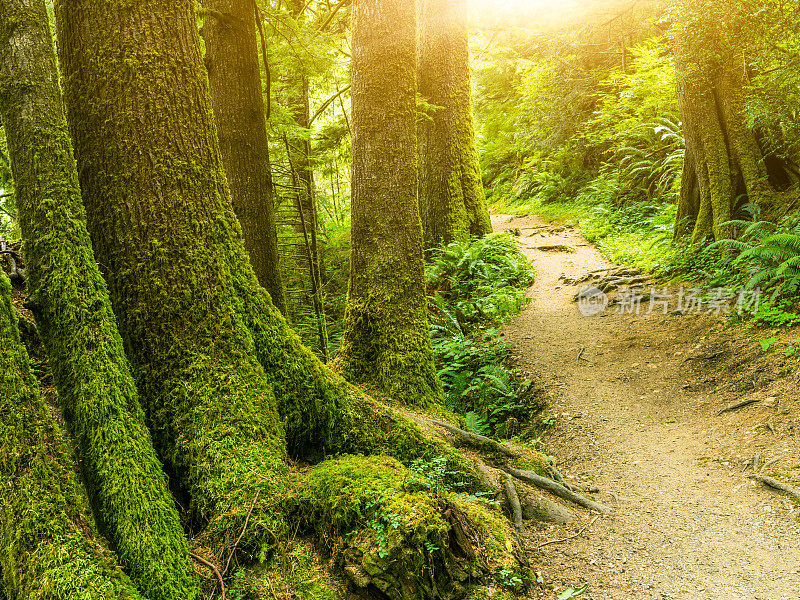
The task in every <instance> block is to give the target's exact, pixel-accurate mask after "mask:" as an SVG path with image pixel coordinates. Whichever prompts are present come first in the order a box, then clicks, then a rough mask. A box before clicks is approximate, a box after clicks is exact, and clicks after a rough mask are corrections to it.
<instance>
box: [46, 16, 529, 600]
mask: <svg viewBox="0 0 800 600" xmlns="http://www.w3.org/2000/svg"><path fill="white" fill-rule="evenodd" d="M56 10H57V16H58V19H57V21H58V24H59V36H58V39H59V43H60V49H59V50H60V56H61V60H62V65H63V72H64V77H65V82H66V85H67V89H66V98H67V104H68V107H69V117H70V121H71V128H72V131H73V133H74V138H75V142H76V153H77V158H78V164H79V166H80V174H81V183H82V188H83V190H84V198H85V202H86V204H87V213H88V215H89V229H90V231H91V233H92V238H93V241H94V245H95V248H96V252H97V254H98V257H99V260H100V261H101V263H102V264H103V265H104V266H105V267H106V268H107V272H106V275H107V278H108V281H109V288H110V291H111V296H112V300H113V303H114V309H115V311H116V312H117V314H118V319H119V323H120V330H121V332H122V334H123V338H124V339H125V341H126V347H127V349H128V352H129V355H130V357H131V364H132V366H133V370H134V373H135V375H136V379H137V381H138V383H139V389H140V391H141V395H142V398H143V403H144V405H145V407H146V410H147V414H148V417H149V420H150V424H151V428H152V430H153V435H154V439H155V442H156V444H157V447H158V448H159V449H160V451H161V452H162V454H163V456H164V457H165V459H166V460H167V462H168V464H169V466H170V468H171V469H172V470H173V472H174V473H175V478H176V480H177V482H178V483H179V484H180V485H181V488H182V490H183V491H184V492H185V493H186V496H187V501H188V504H189V507H190V509H191V512H192V515H193V517H194V519H193V526H194V528H195V529H200V528H202V532H201V533H200V535H199V537H198V539H199V542H200V544H201V545H202V547H204V548H207V549H209V551H210V552H213V553H214V556H212V557H210V558H212V559H216V560H219V561H220V562H221V560H220V559H223V558H225V557H226V556H228V555H229V553H230V547H231V545H233V542H234V539H233V537H234V535H235V532H241V531H244V534H243V537H242V539H241V542H240V543H239V545H238V546H237V548H238V550H239V552H240V555H241V556H240V558H243V559H244V558H246V557H248V556H249V557H251V560H252V558H253V557H265V556H266V555H268V554H269V552H270V551H272V550H273V549H277V548H282V547H284V543H285V541H286V540H287V539H290V537H291V536H292V535H294V533H295V532H296V524H295V526H292V525H290V520H293V521H295V523H296V521H297V519H298V517H299V518H300V523H301V524H302V525H304V526H305V527H306V528H307V529H310V530H315V531H317V532H319V533H320V534H322V538H323V540H324V541H325V543H326V544H328V546H329V548H330V549H334V548H336V549H337V550H338V551H339V554H337V556H341V557H348V558H347V561H349V562H347V564H346V565H343V566H346V567H347V568H349V569H350V570H349V571H348V572H349V573H351V579H352V580H353V583H354V585H356V586H358V587H362V588H370V587H379V588H380V589H385V593H386V594H387V595H388V596H389V597H390V598H393V599H396V600H401V598H403V596H402V593H403V591H408V592H409V593H408V595H407V596H405V598H411V599H413V598H420V599H421V598H433V597H443V598H447V597H452V596H453V589H454V588H456V587H458V588H459V589H463V588H461V582H464V581H465V580H467V579H468V578H469V577H484V576H486V574H487V571H488V568H483V567H482V566H481V565H485V564H486V559H487V558H486V557H487V554H486V552H487V548H488V547H490V546H491V547H492V548H494V547H495V546H497V541H496V539H495V538H496V535H499V533H498V532H496V531H494V530H492V528H485V527H481V528H480V535H479V536H478V539H476V541H475V546H474V547H473V548H472V554H469V555H467V557H468V558H466V559H464V558H462V559H458V560H457V559H456V558H455V556H462V557H463V556H464V554H463V553H462V554H459V552H461V550H460V549H459V548H460V542H459V539H460V538H458V536H457V535H456V533H455V532H454V531H455V530H454V528H456V527H460V526H461V525H463V523H467V524H469V523H471V521H470V520H469V519H466V520H465V521H463V522H462V521H458V522H457V523H458V524H454V523H456V522H455V521H452V520H451V517H449V516H447V515H451V516H452V515H453V514H455V513H454V510H451V511H450V512H448V510H449V509H450V504H449V503H448V502H446V501H441V500H439V499H438V498H436V496H435V495H434V494H432V493H430V492H426V491H424V490H421V491H419V492H413V493H410V494H407V493H405V492H403V491H402V490H401V489H400V488H401V487H402V485H403V484H402V483H401V482H403V481H407V480H409V479H411V478H412V477H413V476H412V474H411V472H410V471H408V470H407V469H406V467H403V466H400V465H398V464H396V463H392V464H391V465H389V466H387V465H386V464H385V460H386V459H381V458H375V459H373V458H363V459H358V462H359V466H358V468H356V469H348V465H350V464H351V462H352V461H349V460H348V459H347V458H342V459H339V460H336V461H325V462H322V463H321V464H319V465H317V466H316V467H314V468H313V469H312V471H311V473H309V474H307V475H305V474H301V473H299V472H297V471H293V470H291V469H290V468H289V466H288V465H287V463H286V461H285V460H284V458H285V455H286V453H287V451H289V452H291V453H292V454H293V455H295V456H297V457H299V458H302V459H304V460H306V461H315V460H320V459H322V458H324V457H325V456H326V455H330V454H341V453H346V452H352V453H360V454H365V455H370V454H380V453H388V454H392V455H394V456H397V458H398V459H399V460H401V461H402V462H403V464H405V465H408V464H411V463H412V462H413V461H414V460H417V459H424V460H432V459H433V458H435V457H446V459H447V463H448V464H447V468H448V470H449V471H451V472H452V471H457V472H460V473H463V474H464V475H463V476H461V477H462V478H463V479H464V481H465V482H467V483H469V484H471V486H472V489H475V487H474V486H475V485H476V483H475V482H476V481H477V476H475V474H474V469H471V467H470V466H469V463H468V462H467V461H466V460H465V459H464V458H463V457H460V456H459V455H458V454H457V453H456V452H454V451H452V450H450V449H448V448H447V447H445V446H444V444H443V443H442V442H439V441H436V440H432V439H430V438H428V437H426V436H425V435H424V434H422V432H421V431H420V429H419V428H418V427H417V426H416V425H414V424H413V423H411V422H409V421H408V420H406V419H403V418H402V417H400V416H399V415H397V414H395V413H394V412H392V411H391V410H389V409H387V408H385V407H382V406H380V405H378V404H377V403H375V402H374V401H372V400H370V399H369V398H366V397H365V396H363V395H361V394H359V393H358V392H357V390H355V389H352V388H349V387H348V386H347V385H346V384H345V383H344V381H342V380H341V379H340V378H338V377H337V376H335V375H334V374H333V373H332V372H330V371H329V370H328V369H327V368H326V367H325V366H324V365H323V364H322V363H321V362H320V361H319V360H317V359H316V358H315V357H314V355H313V354H312V353H311V352H310V351H309V350H308V349H307V348H305V347H304V346H302V345H301V344H300V342H299V338H298V336H297V335H296V334H295V333H294V332H292V331H291V330H290V329H289V328H288V327H287V325H286V322H285V320H284V319H283V317H282V316H281V315H280V313H279V312H278V311H277V310H276V309H275V308H274V306H273V305H272V304H271V302H270V300H269V296H268V294H267V293H266V292H265V291H264V290H263V289H262V288H261V287H260V286H259V285H258V281H257V279H256V277H255V273H254V271H253V269H252V267H251V265H250V264H249V262H248V260H247V254H246V252H245V249H244V244H243V241H242V237H241V231H240V229H239V226H238V222H237V220H236V218H235V215H234V213H233V209H232V206H231V203H230V196H229V191H228V188H227V184H226V181H225V178H224V176H223V172H222V162H221V159H220V155H219V148H218V144H217V140H216V137H215V135H214V119H213V112H212V108H211V103H210V99H209V97H208V89H207V87H206V86H207V80H206V77H205V74H204V70H203V66H202V60H201V56H200V46H199V37H198V34H197V29H196V26H195V14H194V3H193V2H192V1H191V0H141V1H140V2H137V3H135V4H130V2H128V1H127V0H106V1H105V2H102V3H97V2H95V1H94V0H62V1H60V2H58V3H57V5H56ZM156 15H157V17H158V18H154V17H155V16H156ZM109 31H114V35H108V32H109ZM412 51H413V49H412ZM412 56H413V54H412ZM409 108H410V111H411V112H410V114H411V115H412V119H413V102H412V104H411V106H410V107H409ZM412 123H413V120H412ZM412 135H413V129H412ZM413 166H414V165H411V168H410V169H409V170H410V172H411V173H414V172H415V169H414V168H413ZM412 189H413V186H412ZM416 231H417V234H419V225H418V223H417V229H416ZM418 251H419V252H421V248H420V247H419V246H418ZM419 264H420V266H421V260H420V263H419ZM342 470H346V471H347V481H348V482H350V484H352V486H354V487H353V488H349V489H348V490H347V491H346V492H344V493H345V498H346V499H344V500H343V499H342V497H341V494H342V493H343V491H344V488H343V487H342V486H340V485H339V483H340V481H341V480H337V479H335V478H334V476H335V475H336V474H337V473H340V474H341V472H342ZM362 480H363V483H360V482H362ZM320 481H322V482H325V481H331V482H332V483H330V485H329V486H327V485H321V486H320ZM317 490H318V491H317ZM307 494H311V497H313V498H314V499H315V501H314V503H313V504H310V503H308V502H306V501H304V500H303V499H304V498H306V497H308V496H307ZM401 496H402V498H403V502H402V503H398V502H396V501H395V499H396V498H400V497H401ZM256 498H257V501H255V502H254V500H256ZM345 505H347V506H354V507H358V506H360V507H362V509H363V513H362V514H367V513H368V512H369V513H370V514H371V515H373V516H374V515H385V514H387V512H386V511H388V510H391V511H392V514H393V515H396V516H397V517H398V519H399V521H398V525H397V526H396V527H395V525H393V524H392V525H391V527H392V528H393V529H392V532H393V533H392V536H391V540H390V542H391V543H390V545H388V546H381V545H380V544H378V543H375V540H376V538H375V535H376V533H377V530H375V528H374V527H372V526H370V525H368V524H365V522H364V521H363V520H361V519H360V518H357V516H356V517H354V518H353V519H352V520H351V521H349V522H348V527H347V528H342V529H338V528H336V527H335V524H336V523H341V519H340V515H341V512H340V508H341V507H343V506H345ZM251 506H252V513H251V511H250V507H251ZM356 512H358V511H356ZM248 514H251V517H250V519H249V520H247V517H246V516H247V515H248ZM348 514H349V513H348ZM246 520H247V522H248V526H247V527H246V528H245V527H244V522H245V521H246ZM476 527H478V526H477V525H476ZM232 532H234V533H233V534H232ZM351 532H355V535H354V536H349V535H347V534H348V533H351ZM370 540H371V541H370ZM484 540H485V543H484ZM499 547H500V548H501V549H502V548H506V547H508V548H511V546H510V545H509V546H505V545H501V546H499ZM510 552H511V551H510V550H509V554H508V556H506V558H508V559H509V560H512V559H511V558H510V557H511V554H510ZM454 553H455V554H454ZM448 561H449V562H448ZM512 562H513V560H512ZM509 564H510V563H509ZM514 564H516V563H514ZM434 570H435V572H434ZM387 582H388V587H387Z"/></svg>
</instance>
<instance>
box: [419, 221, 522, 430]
mask: <svg viewBox="0 0 800 600" xmlns="http://www.w3.org/2000/svg"><path fill="white" fill-rule="evenodd" d="M532 282H533V273H532V271H531V265H530V263H529V261H528V260H527V258H526V257H525V255H524V254H522V252H520V250H519V248H518V246H517V244H516V242H515V241H514V239H513V238H512V237H511V236H509V235H508V234H506V233H496V234H491V235H488V236H486V237H484V238H481V239H474V240H470V241H468V242H466V241H465V242H454V243H452V244H449V245H446V246H444V247H442V248H439V249H437V250H436V251H435V252H434V255H433V260H432V262H431V263H430V265H429V267H428V285H429V299H430V319H431V338H432V341H433V348H434V352H435V354H436V360H437V366H438V367H439V377H440V379H441V381H442V385H443V386H444V390H445V401H446V404H447V408H448V409H449V410H451V411H453V412H456V413H458V414H461V415H464V417H465V421H466V427H467V429H469V430H470V431H473V432H475V433H480V434H483V435H496V434H497V433H498V430H499V429H501V426H502V425H503V424H505V423H507V422H508V420H509V419H511V418H515V419H517V421H521V420H523V419H525V418H526V417H527V416H528V415H529V413H530V407H529V406H528V397H529V396H530V391H531V385H530V382H520V381H518V377H517V374H516V373H515V372H514V371H512V370H509V369H507V368H506V363H507V362H508V359H509V356H510V354H511V348H510V346H508V344H506V343H505V342H504V341H503V340H502V338H501V335H500V333H499V331H498V330H497V329H496V328H495V326H496V325H497V324H498V323H499V322H500V321H502V320H503V319H505V318H508V317H509V316H511V315H513V314H516V313H517V312H518V311H519V310H520V309H521V308H522V306H523V305H524V304H525V303H526V302H527V299H526V297H525V290H526V289H527V288H528V287H529V286H530V285H531V283H532ZM506 433H507V431H506Z"/></svg>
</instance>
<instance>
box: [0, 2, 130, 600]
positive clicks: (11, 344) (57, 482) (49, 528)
mask: <svg viewBox="0 0 800 600" xmlns="http://www.w3.org/2000/svg"><path fill="white" fill-rule="evenodd" d="M42 8H44V3H42ZM37 13H38V8H37ZM10 292H11V284H10V282H9V281H8V278H7V277H6V274H5V273H3V272H2V271H0V455H2V457H3V460H2V461H0V485H2V489H3V494H2V498H1V499H0V547H2V549H3V551H2V552H1V553H0V568H1V569H2V587H0V589H2V591H3V592H4V594H3V597H4V598H5V597H8V598H10V599H11V600H27V599H29V598H31V599H33V598H36V599H37V600H96V599H97V598H106V599H108V600H139V599H140V598H141V596H139V594H138V592H137V591H136V588H134V586H133V584H132V583H131V581H130V580H129V579H128V578H127V577H126V576H125V575H124V574H123V573H122V571H120V570H119V567H117V564H116V560H115V557H114V556H113V555H112V554H111V553H109V552H108V551H107V550H104V549H103V547H102V545H101V544H100V542H99V540H98V539H97V537H96V534H95V533H94V531H93V523H92V517H91V514H90V513H89V510H88V507H87V505H86V499H85V496H83V494H82V493H81V491H80V490H79V488H78V482H77V479H76V476H75V472H74V470H73V464H72V460H71V458H70V455H69V452H68V450H67V445H66V444H65V442H64V439H63V437H62V436H61V433H60V432H59V431H58V428H57V426H56V423H55V420H54V418H53V416H52V414H51V412H50V409H49V408H48V407H47V406H46V405H45V403H44V402H43V401H42V399H41V397H40V396H39V391H38V388H37V384H36V380H35V379H34V377H33V374H32V373H31V370H30V366H29V363H28V355H27V353H26V352H25V348H24V346H23V345H22V342H21V340H20V337H19V330H18V324H17V317H16V314H15V311H14V307H13V306H12V304H11V296H10Z"/></svg>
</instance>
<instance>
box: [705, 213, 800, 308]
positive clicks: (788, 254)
mask: <svg viewBox="0 0 800 600" xmlns="http://www.w3.org/2000/svg"><path fill="white" fill-rule="evenodd" d="M727 225H729V226H731V227H733V228H735V229H737V230H741V231H742V233H741V235H740V236H739V237H738V238H737V239H729V240H720V241H718V242H715V243H714V244H712V245H711V246H710V247H709V250H710V251H713V250H714V249H717V248H719V249H722V250H723V251H725V252H726V253H727V254H728V259H727V261H726V264H725V265H724V266H729V267H730V268H729V270H728V272H732V274H733V277H732V279H733V280H734V281H735V280H736V279H738V280H739V282H740V283H741V284H742V285H743V287H744V288H745V289H747V290H756V289H762V290H764V291H769V292H771V299H772V300H773V301H774V300H778V299H780V298H787V297H792V296H795V295H797V292H798V290H800V223H798V224H795V225H794V226H788V225H786V224H778V225H776V224H775V223H772V222H769V221H758V220H755V221H745V220H735V221H729V222H728V223H727ZM722 272H723V273H724V272H725V271H724V270H723V271H722Z"/></svg>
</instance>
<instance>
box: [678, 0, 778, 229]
mask: <svg viewBox="0 0 800 600" xmlns="http://www.w3.org/2000/svg"><path fill="white" fill-rule="evenodd" d="M684 10H685V13H684V16H685V19H686V22H685V23H683V28H684V33H683V35H681V36H679V42H678V48H677V50H676V54H677V71H678V73H677V74H678V101H679V105H680V112H681V120H682V121H683V125H684V134H685V138H686V156H685V160H684V170H683V182H682V187H681V196H680V201H679V204H678V214H677V221H676V228H675V235H676V237H682V236H685V235H691V239H692V241H693V242H699V241H701V240H703V239H706V238H708V239H716V240H720V239H724V238H728V237H731V235H732V234H733V233H734V232H732V231H731V228H730V226H726V225H724V223H725V222H726V221H730V220H731V219H732V218H733V215H734V213H735V211H736V209H737V208H738V206H739V205H741V204H744V203H745V202H749V203H752V204H755V205H758V206H760V207H761V208H762V209H764V210H765V211H767V210H769V208H770V206H769V204H770V200H771V199H772V193H773V188H772V186H771V184H770V178H771V177H776V178H777V179H778V180H780V179H782V178H783V177H781V175H783V174H782V173H770V172H769V170H768V168H767V164H768V163H766V162H765V160H764V158H765V157H764V154H763V153H762V150H761V148H760V146H759V142H758V139H757V137H756V133H755V132H754V131H753V129H752V128H750V127H749V126H748V124H747V121H746V116H745V114H744V109H745V102H746V98H747V91H746V87H747V86H746V80H745V79H746V65H745V61H744V51H743V49H742V48H740V47H739V46H738V45H737V43H736V40H735V39H732V35H735V33H734V32H732V31H728V30H727V29H726V27H728V25H729V24H726V23H725V22H724V19H723V20H722V21H719V20H718V19H717V18H716V17H712V18H711V19H712V20H713V22H711V23H709V22H708V21H709V17H708V15H707V14H705V13H704V12H703V11H704V10H707V11H713V10H719V6H716V7H715V6H714V3H709V4H708V5H707V6H706V7H705V8H701V7H698V6H695V5H693V4H691V3H689V4H687V5H685V6H684ZM710 14H714V13H713V12H712V13H710ZM698 32H702V34H700V33H698ZM781 168H782V163H780V162H777V163H776V164H774V165H773V169H781Z"/></svg>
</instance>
